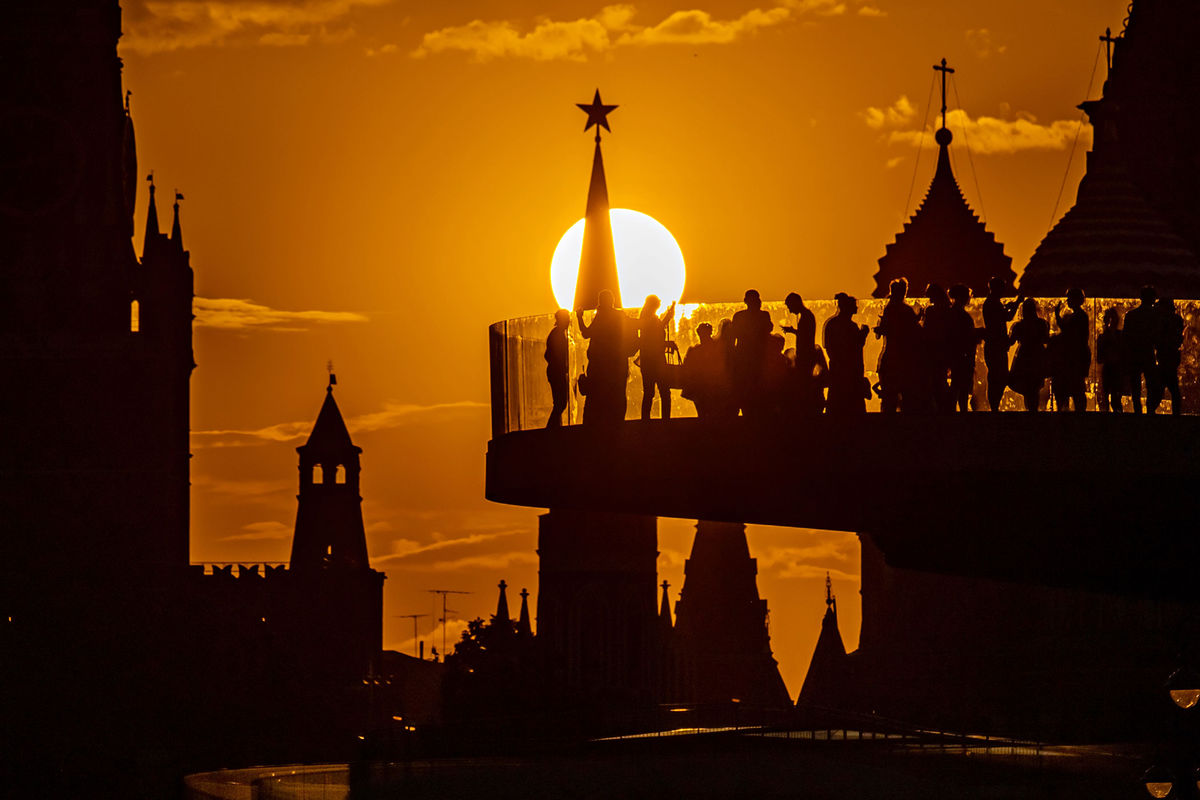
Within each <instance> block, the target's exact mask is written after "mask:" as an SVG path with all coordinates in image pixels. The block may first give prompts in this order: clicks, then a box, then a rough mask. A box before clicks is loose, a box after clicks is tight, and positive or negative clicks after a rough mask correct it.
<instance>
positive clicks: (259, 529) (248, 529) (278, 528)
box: [219, 522, 292, 542]
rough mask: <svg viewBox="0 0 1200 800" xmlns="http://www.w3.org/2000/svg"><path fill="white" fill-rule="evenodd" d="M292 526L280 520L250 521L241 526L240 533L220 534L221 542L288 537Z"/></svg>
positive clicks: (290, 535) (290, 534)
mask: <svg viewBox="0 0 1200 800" xmlns="http://www.w3.org/2000/svg"><path fill="white" fill-rule="evenodd" d="M291 537H292V526H291V525H285V524H284V523H282V522H251V523H250V524H249V525H243V526H242V533H235V534H232V535H230V536H222V537H221V539H220V540H219V541H222V542H256V541H263V540H272V539H290V538H291Z"/></svg>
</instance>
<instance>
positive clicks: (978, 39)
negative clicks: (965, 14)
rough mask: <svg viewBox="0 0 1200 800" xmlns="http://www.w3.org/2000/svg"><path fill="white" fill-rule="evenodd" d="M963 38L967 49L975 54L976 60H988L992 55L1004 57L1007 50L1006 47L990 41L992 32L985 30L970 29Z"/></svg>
mask: <svg viewBox="0 0 1200 800" xmlns="http://www.w3.org/2000/svg"><path fill="white" fill-rule="evenodd" d="M964 36H965V37H966V40H967V47H969V48H970V49H971V52H972V53H974V54H975V57H976V58H980V59H983V58H990V57H991V56H992V55H1004V53H1005V52H1006V51H1007V50H1008V45H1004V44H996V43H995V42H994V41H993V40H992V32H991V31H989V30H988V29H987V28H971V29H970V30H968V31H967V32H966V33H965V34H964Z"/></svg>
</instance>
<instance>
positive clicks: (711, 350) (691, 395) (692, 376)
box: [683, 322, 725, 419]
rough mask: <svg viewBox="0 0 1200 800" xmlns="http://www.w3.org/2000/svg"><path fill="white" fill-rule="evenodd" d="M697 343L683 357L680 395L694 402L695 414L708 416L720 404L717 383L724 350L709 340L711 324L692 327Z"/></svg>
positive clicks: (720, 378)
mask: <svg viewBox="0 0 1200 800" xmlns="http://www.w3.org/2000/svg"><path fill="white" fill-rule="evenodd" d="M696 336H697V337H699V339H700V342H699V344H695V345H693V346H691V347H689V348H688V351H687V355H686V356H685V357H684V359H683V396H684V398H686V399H688V400H691V401H692V402H693V403H694V404H695V405H696V416H697V417H699V418H700V419H710V418H712V417H714V416H716V415H717V413H718V412H719V407H720V392H721V386H722V384H723V382H724V379H725V351H724V350H723V349H722V347H721V343H720V342H718V341H717V340H715V339H713V329H712V325H710V324H708V323H707V322H701V323H700V324H699V325H697V326H696Z"/></svg>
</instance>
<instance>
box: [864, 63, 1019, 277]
mask: <svg viewBox="0 0 1200 800" xmlns="http://www.w3.org/2000/svg"><path fill="white" fill-rule="evenodd" d="M934 69H935V70H938V71H939V72H941V73H942V127H941V129H939V130H938V132H937V134H936V136H935V139H936V141H937V145H938V159H937V169H936V170H935V171H934V174H933V182H932V183H931V184H930V185H929V192H928V193H927V194H926V195H925V200H924V202H922V203H921V207H920V208H918V209H917V212H916V213H915V214H913V217H912V219H911V220H909V221H908V222H906V223H905V224H904V230H903V231H901V232H900V233H899V234H897V236H896V241H895V242H894V243H892V244H889V245H888V246H887V253H886V254H885V255H884V256H883V258H881V259H879V272H877V273H875V292H874V296H875V297H887V296H888V289H889V286H890V284H891V282H892V281H893V280H895V279H897V278H907V279H908V285H909V295H910V296H913V297H915V296H917V295H921V294H923V293H924V291H925V287H926V286H928V285H929V284H931V283H937V284H940V285H941V286H942V288H943V289H949V288H950V287H951V286H953V285H954V284H960V283H961V284H963V285H964V286H966V287H967V288H968V289H970V290H971V292H972V293H974V294H975V295H976V296H978V297H982V296H984V295H985V294H987V286H988V281H989V280H991V279H992V278H993V277H998V278H1000V279H1002V280H1003V281H1004V282H1005V284H1006V285H1007V286H1008V287H1009V288H1010V289H1011V288H1012V285H1013V280H1014V279H1015V278H1016V273H1014V272H1013V269H1012V259H1011V258H1010V257H1008V256H1006V255H1005V254H1004V245H1002V244H1000V243H999V242H997V241H996V236H995V234H993V233H991V232H989V231H988V229H987V227H986V226H985V225H984V224H983V222H981V221H980V220H979V217H977V216H976V215H975V212H974V211H972V210H971V207H970V206H969V205H967V201H966V199H965V198H964V197H963V194H962V189H960V188H959V186H958V181H957V180H956V179H955V177H954V168H953V166H952V165H951V163H950V143H951V142H953V141H954V134H952V133H951V132H950V130H949V128H947V127H946V76H947V75H948V74H951V73H953V72H954V70H953V69H951V68H950V67H948V66H947V65H946V60H945V59H942V63H941V64H940V65H938V66H935V67H934Z"/></svg>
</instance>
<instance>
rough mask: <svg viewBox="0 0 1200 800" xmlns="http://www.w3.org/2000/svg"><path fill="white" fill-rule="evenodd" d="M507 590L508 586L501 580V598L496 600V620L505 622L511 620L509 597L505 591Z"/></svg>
mask: <svg viewBox="0 0 1200 800" xmlns="http://www.w3.org/2000/svg"><path fill="white" fill-rule="evenodd" d="M507 588H508V584H507V583H506V582H505V581H504V580H503V579H501V580H500V597H499V599H497V600H496V619H497V620H502V621H504V622H508V621H509V620H510V619H511V617H509V616H508V595H507V594H505V590H506V589H507Z"/></svg>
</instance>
